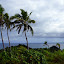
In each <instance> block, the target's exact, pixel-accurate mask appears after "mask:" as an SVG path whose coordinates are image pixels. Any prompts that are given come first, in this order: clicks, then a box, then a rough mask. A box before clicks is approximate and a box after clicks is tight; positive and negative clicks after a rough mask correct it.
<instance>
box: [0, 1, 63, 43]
mask: <svg viewBox="0 0 64 64" xmlns="http://www.w3.org/2000/svg"><path fill="white" fill-rule="evenodd" d="M0 4H1V5H2V6H3V7H4V8H5V12H7V13H9V15H10V16H13V15H14V14H16V13H20V9H24V10H25V11H27V12H28V13H30V12H32V15H31V16H30V18H31V19H33V20H35V21H36V23H35V24H32V25H31V26H32V27H33V30H34V36H33V37H32V36H31V34H30V33H27V36H28V40H29V42H31V43H32V42H37V40H38V42H40V41H41V42H42V38H43V37H64V0H6V1H5V0H0ZM4 31H5V33H4ZM9 33H10V40H11V42H21V41H22V42H25V36H24V33H23V34H22V33H20V35H18V34H17V32H16V31H15V30H13V31H12V32H9ZM3 35H4V40H5V42H7V38H6V30H3ZM0 40H1V38H0Z"/></svg>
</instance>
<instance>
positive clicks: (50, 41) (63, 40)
mask: <svg viewBox="0 0 64 64" xmlns="http://www.w3.org/2000/svg"><path fill="white" fill-rule="evenodd" d="M41 41H42V42H41ZM45 41H47V43H48V45H49V47H51V46H53V45H54V46H56V43H60V49H64V38H42V39H41V40H40V42H38V41H37V43H30V42H29V47H31V48H45V47H47V46H44V44H43V43H44V42H45ZM19 44H24V45H27V44H26V43H11V46H17V45H19ZM8 46H9V43H5V47H8ZM2 48H3V46H2V43H0V49H2Z"/></svg>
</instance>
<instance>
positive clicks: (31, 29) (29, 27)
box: [28, 25, 34, 36]
mask: <svg viewBox="0 0 64 64" xmlns="http://www.w3.org/2000/svg"><path fill="white" fill-rule="evenodd" d="M29 29H30V31H31V33H32V36H33V33H34V32H33V28H32V27H31V26H30V25H28V30H29Z"/></svg>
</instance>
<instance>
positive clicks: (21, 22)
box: [10, 9, 35, 49]
mask: <svg viewBox="0 0 64 64" xmlns="http://www.w3.org/2000/svg"><path fill="white" fill-rule="evenodd" d="M20 10H21V15H20V14H15V15H14V16H12V17H11V18H10V19H15V21H14V22H12V23H13V24H15V25H14V26H13V28H12V29H14V28H15V27H17V29H16V30H18V34H19V33H20V31H21V28H22V27H23V32H24V33H25V37H26V41H27V49H29V47H28V39H27V35H26V32H28V30H30V31H31V34H32V35H33V28H32V27H31V26H30V23H35V21H34V20H31V19H30V15H31V13H32V12H31V13H30V14H29V15H28V13H27V12H26V11H24V10H23V9H20Z"/></svg>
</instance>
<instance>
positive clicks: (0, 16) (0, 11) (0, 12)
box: [0, 4, 5, 50]
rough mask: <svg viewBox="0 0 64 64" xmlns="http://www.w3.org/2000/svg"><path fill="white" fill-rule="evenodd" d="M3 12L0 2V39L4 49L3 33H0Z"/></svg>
mask: <svg viewBox="0 0 64 64" xmlns="http://www.w3.org/2000/svg"><path fill="white" fill-rule="evenodd" d="M3 12H4V8H3V7H2V6H1V4H0V27H1V39H2V44H3V49H4V50H5V46H4V41H3V35H2V28H3Z"/></svg>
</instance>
